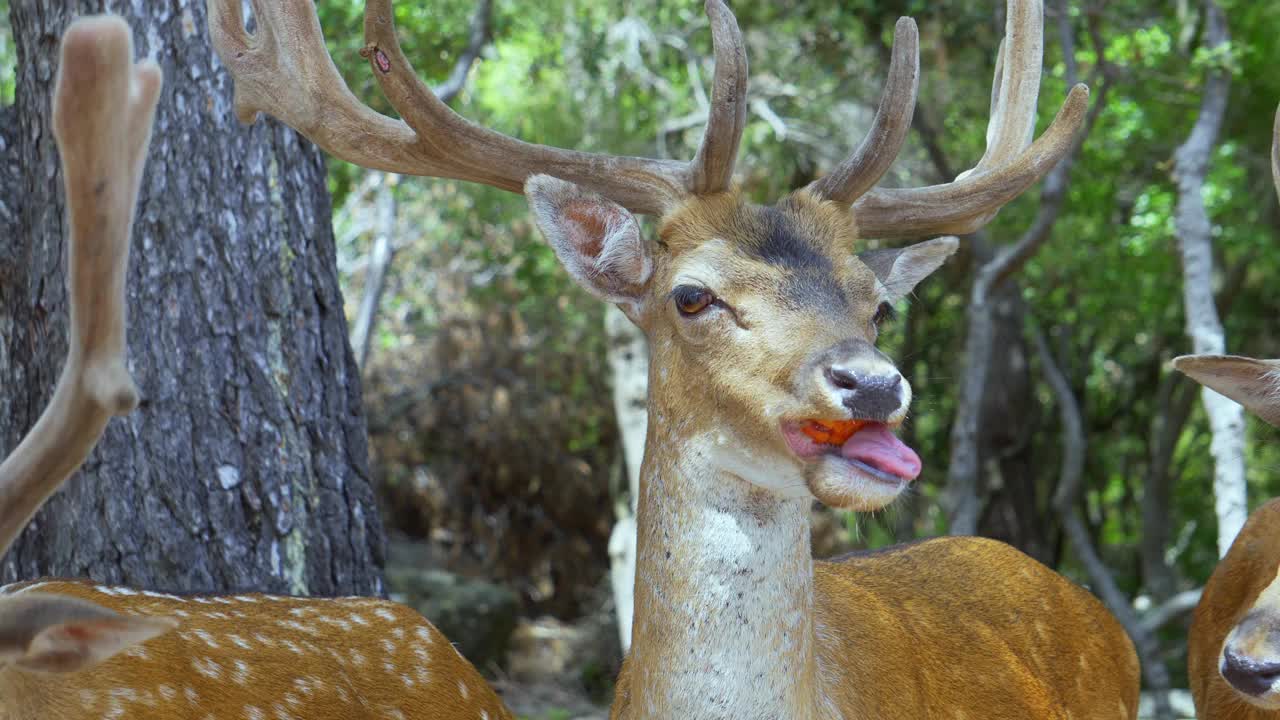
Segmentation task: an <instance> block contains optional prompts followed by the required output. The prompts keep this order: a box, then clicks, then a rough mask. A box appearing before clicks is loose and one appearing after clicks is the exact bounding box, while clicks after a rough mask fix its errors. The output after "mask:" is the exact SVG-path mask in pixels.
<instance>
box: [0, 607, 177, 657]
mask: <svg viewBox="0 0 1280 720" xmlns="http://www.w3.org/2000/svg"><path fill="white" fill-rule="evenodd" d="M177 624H178V623H177V621H176V620H174V619H172V618H165V617H140V616H135V615H122V614H120V613H117V612H115V611H113V610H108V609H107V608H104V607H102V606H100V605H95V604H93V603H91V602H87V601H85V600H80V599H78V598H72V597H66V596H63V595H54V594H45V593H22V594H19V595H13V596H10V597H7V598H4V601H3V603H2V604H0V658H3V659H4V660H5V661H7V662H9V663H12V664H13V665H14V666H15V667H18V668H21V669H23V670H35V671H39V672H48V673H70V672H78V671H80V670H87V669H88V668H91V667H93V666H94V665H97V664H98V663H101V662H104V661H106V660H109V659H110V658H112V657H114V656H115V655H116V654H118V653H120V652H121V651H123V650H126V649H128V648H130V647H132V646H134V645H139V644H141V643H144V642H146V641H148V640H150V639H152V638H154V637H156V636H158V635H163V634H164V633H166V632H168V631H170V630H172V629H173V628H174V627H177Z"/></svg>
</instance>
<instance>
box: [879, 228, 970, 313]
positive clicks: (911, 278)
mask: <svg viewBox="0 0 1280 720" xmlns="http://www.w3.org/2000/svg"><path fill="white" fill-rule="evenodd" d="M958 247H960V239H959V238H957V237H954V236H947V237H940V238H935V239H933V240H926V241H924V242H922V243H916V244H915V245H908V246H906V247H904V248H891V249H886V250H867V251H866V252H862V253H858V259H859V260H861V261H862V263H863V264H864V265H866V266H867V267H869V268H871V272H873V273H875V274H876V278H878V279H879V280H880V284H881V285H883V286H884V289H885V297H884V300H885V301H886V302H891V303H892V302H897V301H898V300H901V299H902V298H904V297H906V296H907V294H908V293H910V292H911V291H912V290H913V289H915V286H916V285H917V284H919V282H920V281H921V280H923V279H925V278H926V277H928V276H929V274H930V273H932V272H933V271H934V270H937V269H938V268H939V267H942V263H944V262H946V261H947V258H949V257H951V255H952V254H953V253H955V251H956V248H958Z"/></svg>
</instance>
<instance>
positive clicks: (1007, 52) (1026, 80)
mask: <svg viewBox="0 0 1280 720" xmlns="http://www.w3.org/2000/svg"><path fill="white" fill-rule="evenodd" d="M1005 15H1006V17H1005V37H1004V40H1003V41H1002V42H1001V43H1000V54H999V58H998V60H997V63H996V78H995V79H994V80H993V81H992V97H991V105H992V107H991V119H990V121H989V122H988V124H987V149H986V152H985V153H983V156H982V159H981V160H979V161H978V164H977V165H975V166H974V168H973V169H972V170H970V171H969V172H968V173H964V174H962V175H960V177H961V178H964V177H965V176H966V175H968V174H970V173H977V172H982V171H984V170H988V169H990V168H996V167H1000V166H1002V165H1005V164H1006V163H1008V162H1009V161H1010V160H1012V159H1013V158H1014V157H1016V156H1017V155H1018V153H1020V152H1022V151H1023V150H1024V149H1025V148H1026V147H1027V146H1028V145H1030V144H1031V141H1032V140H1033V139H1034V138H1035V131H1036V100H1037V98H1038V97H1039V96H1040V75H1041V74H1042V72H1043V71H1042V69H1041V65H1042V64H1043V59H1044V6H1043V5H1042V4H1041V3H1040V2H1039V0H1036V1H1035V2H1032V1H1030V0H1011V1H1010V2H1009V6H1008V12H1006V14H1005Z"/></svg>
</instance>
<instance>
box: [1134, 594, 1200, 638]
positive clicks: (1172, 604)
mask: <svg viewBox="0 0 1280 720" xmlns="http://www.w3.org/2000/svg"><path fill="white" fill-rule="evenodd" d="M1203 594H1204V588H1196V589H1195V590H1184V591H1182V592H1180V593H1178V594H1177V595H1174V596H1173V597H1171V598H1169V599H1168V600H1165V601H1164V602H1163V603H1161V604H1160V605H1157V606H1156V607H1155V608H1154V609H1152V610H1150V611H1148V612H1147V614H1146V615H1145V616H1144V617H1143V618H1142V629H1143V631H1144V632H1146V633H1149V634H1154V633H1155V632H1156V631H1157V630H1159V629H1160V628H1162V627H1164V626H1165V625H1168V624H1169V623H1171V622H1173V621H1174V620H1177V619H1178V618H1180V617H1182V616H1183V615H1186V614H1187V613H1189V612H1191V611H1192V610H1195V609H1196V606H1197V605H1199V604H1200V596H1201V595H1203Z"/></svg>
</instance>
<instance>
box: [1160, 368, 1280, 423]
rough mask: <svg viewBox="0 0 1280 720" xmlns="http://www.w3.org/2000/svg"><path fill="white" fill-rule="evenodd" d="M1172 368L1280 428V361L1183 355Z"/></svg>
mask: <svg viewBox="0 0 1280 720" xmlns="http://www.w3.org/2000/svg"><path fill="white" fill-rule="evenodd" d="M1173 366H1174V367H1175V368H1177V369H1178V370H1179V371H1181V372H1183V373H1186V374H1187V375H1188V376H1189V377H1190V378H1191V379H1192V380H1195V381H1196V382H1198V383H1200V384H1201V385H1204V386H1205V387H1207V388H1209V389H1211V390H1213V391H1215V392H1217V393H1220V394H1222V395H1225V396H1227V397H1229V398H1231V399H1232V400H1235V401H1236V402H1238V403H1240V404H1241V405H1243V406H1245V407H1246V408H1248V409H1249V410H1251V411H1252V412H1253V413H1254V414H1256V415H1257V416H1258V417H1260V418H1262V419H1263V420H1266V421H1267V422H1269V423H1271V424H1272V425H1275V426H1276V427H1280V360H1255V359H1253V358H1247V357H1238V356H1235V355H1183V356H1182V357H1178V358H1174V359H1173Z"/></svg>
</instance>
